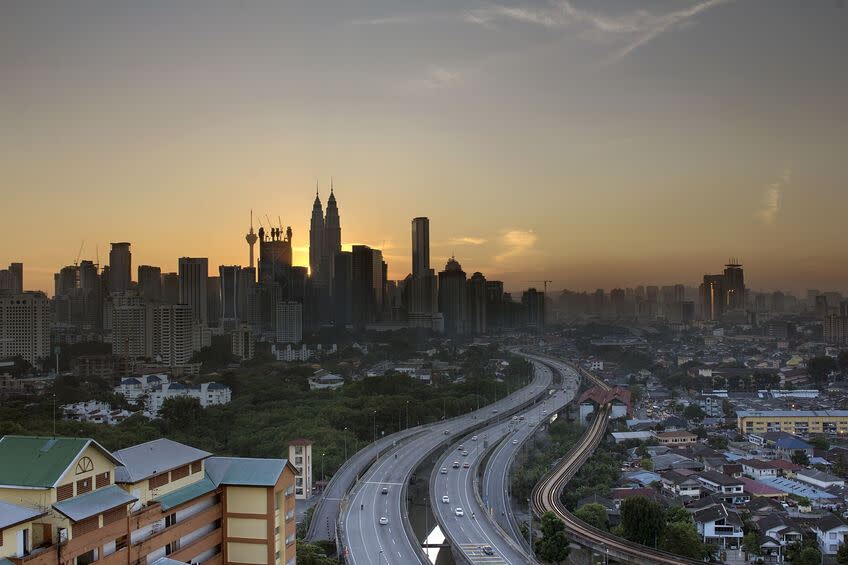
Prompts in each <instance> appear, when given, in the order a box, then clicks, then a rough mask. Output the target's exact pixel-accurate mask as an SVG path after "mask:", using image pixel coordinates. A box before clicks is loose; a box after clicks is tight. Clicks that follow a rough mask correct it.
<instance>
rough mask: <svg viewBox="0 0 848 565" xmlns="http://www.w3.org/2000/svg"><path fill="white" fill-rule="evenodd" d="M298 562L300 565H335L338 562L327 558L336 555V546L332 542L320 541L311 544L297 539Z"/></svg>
mask: <svg viewBox="0 0 848 565" xmlns="http://www.w3.org/2000/svg"><path fill="white" fill-rule="evenodd" d="M296 551H297V562H298V565H300V564H303V565H334V564H337V563H338V561H336V560H335V559H331V558H330V557H327V555H334V554H335V553H336V544H335V543H334V542H332V541H325V540H319V541H317V542H315V543H309V542H308V541H306V540H303V539H301V538H297V548H296Z"/></svg>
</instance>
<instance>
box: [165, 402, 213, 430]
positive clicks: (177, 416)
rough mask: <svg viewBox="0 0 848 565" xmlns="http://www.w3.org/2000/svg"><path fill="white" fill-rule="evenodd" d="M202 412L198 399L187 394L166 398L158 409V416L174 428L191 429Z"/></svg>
mask: <svg viewBox="0 0 848 565" xmlns="http://www.w3.org/2000/svg"><path fill="white" fill-rule="evenodd" d="M202 414H203V407H202V406H201V405H200V401H199V400H198V399H196V398H190V397H187V396H177V397H175V398H166V399H165V401H164V402H163V403H162V408H160V409H159V417H160V418H162V420H163V421H165V422H167V423H168V424H169V425H170V426H171V427H172V428H173V429H175V430H189V429H193V428H194V427H195V425H196V424H197V422H198V421H199V420H200V418H201V416H202Z"/></svg>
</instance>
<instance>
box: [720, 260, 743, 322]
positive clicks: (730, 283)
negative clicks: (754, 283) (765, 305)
mask: <svg viewBox="0 0 848 565" xmlns="http://www.w3.org/2000/svg"><path fill="white" fill-rule="evenodd" d="M724 292H725V293H726V296H725V305H726V306H727V309H728V310H744V309H745V275H744V273H743V272H742V265H741V264H740V263H739V262H738V261H736V260H735V259H731V260H730V262H729V263H728V264H727V265H725V266H724Z"/></svg>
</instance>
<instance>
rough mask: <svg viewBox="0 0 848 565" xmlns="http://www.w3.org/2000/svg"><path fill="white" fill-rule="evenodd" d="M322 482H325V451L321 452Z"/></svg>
mask: <svg viewBox="0 0 848 565" xmlns="http://www.w3.org/2000/svg"><path fill="white" fill-rule="evenodd" d="M321 482H324V452H323V451H322V452H321Z"/></svg>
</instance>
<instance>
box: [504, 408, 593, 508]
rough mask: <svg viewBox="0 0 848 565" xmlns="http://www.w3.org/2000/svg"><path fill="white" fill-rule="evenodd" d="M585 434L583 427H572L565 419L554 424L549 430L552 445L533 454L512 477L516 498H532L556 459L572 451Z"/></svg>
mask: <svg viewBox="0 0 848 565" xmlns="http://www.w3.org/2000/svg"><path fill="white" fill-rule="evenodd" d="M583 432H584V428H583V427H581V426H575V425H572V424H570V423H569V422H567V421H566V420H564V419H559V420H557V421H556V422H554V423H553V424H552V425H551V427H550V429H549V435H550V438H551V445H550V446H549V447H548V448H546V449H545V450H542V451H540V452H538V453H534V454H532V455H531V456H530V457H529V458H528V459H527V461H526V462H525V463H524V465H522V466H521V468H520V469H518V471H516V472H515V473H514V474H513V475H512V479H511V480H512V492H513V494H514V496H515V497H516V498H518V499H519V500H521V499H525V498H527V497H528V496H530V492H531V491H532V490H533V487H534V486H536V483H537V482H539V479H541V478H542V475H544V474H545V473H547V472H548V470H549V469H550V468H551V465H552V464H553V462H554V461H555V460H556V459H558V458H559V457H562V456H563V455H565V453H566V452H567V451H568V450H569V449H571V446H572V445H574V444H575V443H576V442H577V440H578V439H579V438H580V436H581V435H583Z"/></svg>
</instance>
